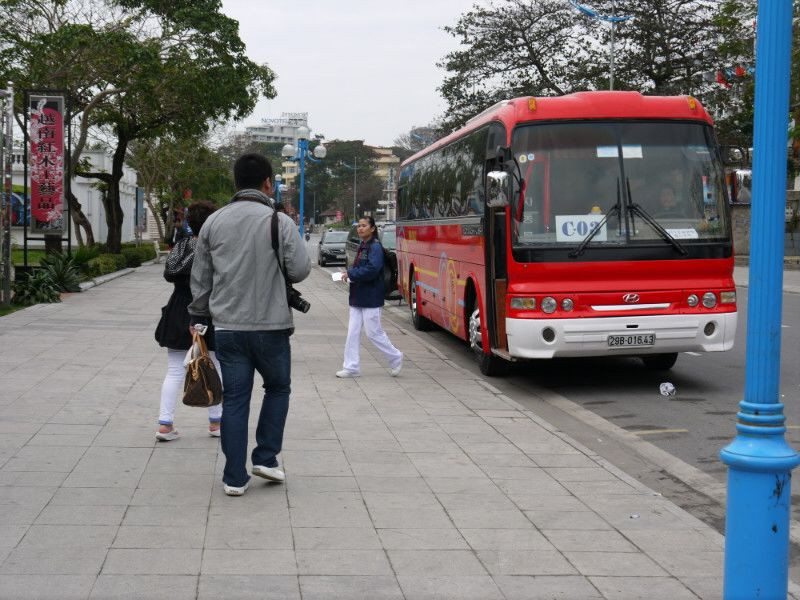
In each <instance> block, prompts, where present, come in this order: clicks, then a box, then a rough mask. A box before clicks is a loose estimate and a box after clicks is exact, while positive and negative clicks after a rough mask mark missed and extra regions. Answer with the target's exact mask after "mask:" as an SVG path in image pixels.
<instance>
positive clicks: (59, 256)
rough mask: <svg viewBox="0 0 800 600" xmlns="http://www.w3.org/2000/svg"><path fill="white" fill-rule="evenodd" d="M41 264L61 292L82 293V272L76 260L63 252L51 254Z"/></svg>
mask: <svg viewBox="0 0 800 600" xmlns="http://www.w3.org/2000/svg"><path fill="white" fill-rule="evenodd" d="M39 264H40V265H41V266H42V267H44V270H45V271H46V272H47V273H48V274H49V275H50V279H51V280H52V281H53V283H54V284H55V286H56V288H57V289H58V290H59V291H60V292H80V291H81V288H80V285H79V284H80V280H81V276H80V271H79V270H78V265H76V264H75V260H74V259H73V258H71V257H69V256H67V255H66V254H63V253H61V252H49V253H48V254H47V256H45V257H44V258H43V259H42V260H41V261H39Z"/></svg>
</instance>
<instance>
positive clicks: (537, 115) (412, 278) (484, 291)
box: [397, 92, 737, 375]
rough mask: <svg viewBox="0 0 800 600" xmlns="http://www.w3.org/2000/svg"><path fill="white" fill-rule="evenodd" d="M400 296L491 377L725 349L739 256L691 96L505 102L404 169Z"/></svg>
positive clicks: (713, 150) (712, 147)
mask: <svg viewBox="0 0 800 600" xmlns="http://www.w3.org/2000/svg"><path fill="white" fill-rule="evenodd" d="M397 220H398V225H397V258H398V288H399V290H400V291H401V292H402V293H403V295H404V296H405V299H406V301H407V302H408V304H409V306H410V307H411V316H412V318H413V322H414V326H415V327H416V328H417V329H425V328H427V327H428V326H430V325H431V323H435V324H436V325H439V326H440V327H443V328H444V329H447V330H449V331H450V332H452V333H453V334H455V335H457V336H458V337H460V338H462V339H464V340H466V341H467V342H468V343H469V345H470V347H471V348H472V350H473V351H474V352H475V354H476V356H477V358H478V361H479V364H480V368H481V371H482V372H483V373H484V374H486V375H496V374H501V373H502V372H503V371H504V370H505V367H506V366H507V364H508V362H509V361H517V360H525V359H538V358H552V357H560V356H619V355H628V356H630V355H633V356H639V357H641V359H642V361H643V362H644V364H645V366H647V367H650V368H654V369H669V368H671V367H672V366H673V365H674V364H675V361H676V359H677V356H678V352H684V351H701V352H717V351H724V350H729V349H730V348H731V347H732V346H733V340H734V336H735V334H736V316H737V315H736V290H735V287H734V283H733V247H732V243H731V224H730V216H729V209H728V202H727V196H726V190H725V185H724V174H723V168H722V164H721V159H720V152H719V149H718V147H717V144H716V141H715V138H714V132H713V129H712V126H711V119H710V117H709V115H708V113H706V111H705V110H704V109H703V108H702V106H700V104H699V103H698V102H697V101H696V100H695V99H694V98H691V97H687V96H681V97H655V96H651V97H648V96H642V95H641V94H639V93H637V92H581V93H576V94H571V95H568V96H563V97H559V98H530V97H526V98H516V99H514V100H507V101H503V102H500V103H498V104H496V105H495V106H493V107H492V108H490V109H488V110H486V111H484V112H483V113H481V114H479V115H478V116H476V117H474V118H473V119H472V120H470V121H469V122H468V123H467V124H466V125H465V126H464V127H463V128H462V129H459V130H458V131H456V132H454V133H452V134H451V135H449V136H447V137H445V138H443V139H441V140H439V141H438V142H436V143H435V144H433V145H431V146H429V147H428V148H426V149H424V150H422V151H420V152H418V153H417V154H415V155H414V156H412V157H411V158H409V159H408V160H406V161H405V162H403V164H402V165H401V168H400V178H399V192H398V208H397Z"/></svg>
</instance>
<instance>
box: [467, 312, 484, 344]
mask: <svg viewBox="0 0 800 600" xmlns="http://www.w3.org/2000/svg"><path fill="white" fill-rule="evenodd" d="M469 345H470V347H471V348H472V349H473V350H475V351H476V352H483V344H482V340H481V313H480V311H479V310H478V309H477V308H476V309H475V310H474V311H473V312H472V314H471V315H470V317H469Z"/></svg>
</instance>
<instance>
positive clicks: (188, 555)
mask: <svg viewBox="0 0 800 600" xmlns="http://www.w3.org/2000/svg"><path fill="white" fill-rule="evenodd" d="M201 555H202V550H200V549H192V548H164V547H161V548H134V549H130V548H112V549H111V550H109V551H108V557H107V558H106V561H105V563H104V564H103V574H107V575H198V574H199V573H200V559H201Z"/></svg>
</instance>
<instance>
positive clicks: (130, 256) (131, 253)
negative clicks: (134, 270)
mask: <svg viewBox="0 0 800 600" xmlns="http://www.w3.org/2000/svg"><path fill="white" fill-rule="evenodd" d="M119 253H120V254H122V256H124V257H125V266H126V267H138V266H139V265H141V264H142V259H141V256H140V254H139V249H138V248H121V249H120V251H119Z"/></svg>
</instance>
